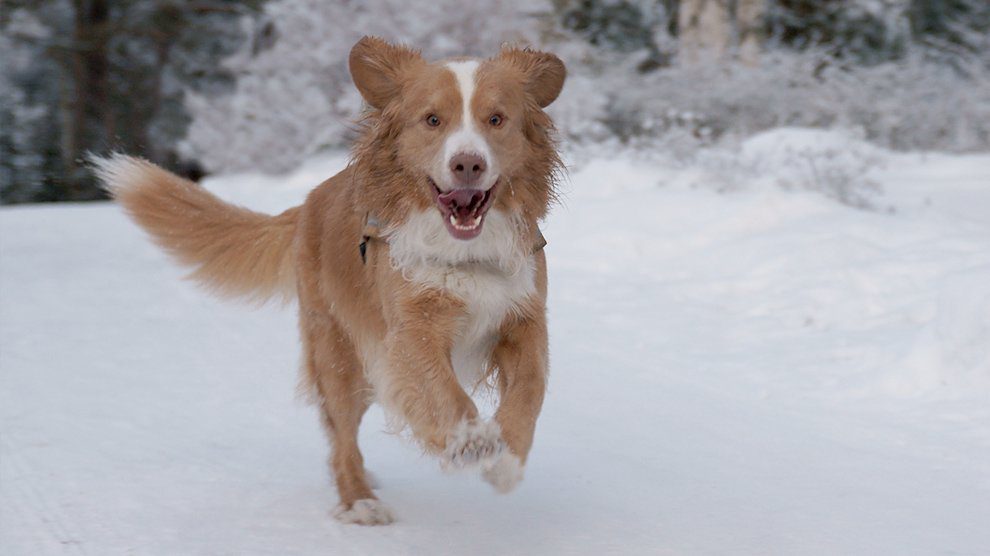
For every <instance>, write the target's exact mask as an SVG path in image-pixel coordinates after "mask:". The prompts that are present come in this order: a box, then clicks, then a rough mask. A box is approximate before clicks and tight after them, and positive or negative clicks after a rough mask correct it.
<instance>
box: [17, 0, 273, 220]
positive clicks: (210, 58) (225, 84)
mask: <svg viewBox="0 0 990 556" xmlns="http://www.w3.org/2000/svg"><path fill="white" fill-rule="evenodd" d="M260 3H261V0H250V1H246V2H237V1H216V0H214V1H211V0H192V1H181V0H5V1H4V5H3V9H2V10H0V45H2V46H3V47H4V48H3V50H4V58H5V62H4V66H3V68H2V71H0V98H2V99H3V101H4V102H3V103H2V106H0V149H2V155H3V156H2V160H0V199H2V201H3V202H5V203H11V202H24V201H54V200H86V199H95V198H101V197H102V196H103V192H102V191H100V190H99V188H98V187H97V184H96V183H95V181H94V180H93V178H92V176H91V174H90V172H88V171H87V169H86V168H85V167H84V164H83V161H82V160H83V157H84V156H85V154H86V153H87V152H90V151H93V152H105V151H106V150H109V149H119V150H126V151H128V152H131V153H134V154H140V155H142V156H145V157H147V158H149V159H151V160H153V161H155V162H158V163H161V164H163V165H165V166H168V167H170V168H172V169H177V170H182V165H183V164H182V163H183V161H182V160H180V157H179V156H178V154H177V150H176V147H175V144H176V142H177V141H178V140H179V139H181V137H182V136H183V135H184V134H185V128H186V126H187V125H188V122H189V117H188V115H187V114H186V113H185V110H184V108H183V104H182V102H183V98H184V95H185V90H186V89H187V88H189V89H192V90H196V91H201V92H204V93H207V94H217V93H219V92H220V91H221V90H224V89H229V88H231V87H232V83H233V78H232V75H231V74H230V73H229V72H227V71H225V70H222V68H220V65H219V60H220V59H222V58H223V57H225V56H227V55H229V54H231V53H232V52H234V51H235V50H236V49H237V48H238V47H239V45H240V43H241V42H242V41H243V39H244V35H245V34H244V32H243V31H244V30H243V23H242V21H243V19H244V17H245V16H250V15H252V14H255V13H257V11H258V9H259V7H260Z"/></svg>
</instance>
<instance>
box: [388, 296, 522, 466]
mask: <svg viewBox="0 0 990 556" xmlns="http://www.w3.org/2000/svg"><path fill="white" fill-rule="evenodd" d="M464 311H465V309H464V304H463V303H462V302H461V301H459V300H457V299H454V298H452V297H450V296H447V295H444V294H443V293H441V292H437V291H430V290H426V291H419V292H417V293H416V294H415V295H414V296H412V297H410V298H406V299H396V300H395V301H394V303H392V304H391V307H390V311H389V312H390V314H389V315H388V320H389V323H388V333H387V336H386V339H385V346H386V351H387V365H386V368H385V369H383V370H382V372H383V373H384V375H385V376H383V377H381V379H382V380H380V381H377V382H379V384H378V385H376V387H377V388H381V389H382V391H383V393H384V396H383V398H384V399H383V401H384V403H385V406H386V407H387V408H388V409H389V410H391V411H392V412H395V413H397V414H398V415H399V416H400V417H401V418H403V419H404V420H405V422H406V423H407V424H408V425H409V427H410V428H411V429H412V432H413V435H414V436H415V437H416V438H417V439H418V440H419V441H420V442H421V443H422V444H423V446H424V447H426V449H427V450H428V451H430V452H433V453H436V454H439V455H440V456H441V458H442V461H443V464H444V466H445V467H448V468H451V467H452V468H457V467H465V466H469V465H473V464H487V463H490V462H492V461H494V459H495V458H497V457H498V456H499V455H500V454H501V452H502V450H503V448H504V446H505V444H504V442H503V441H502V438H501V436H500V434H499V431H498V426H497V425H495V424H494V423H485V422H481V421H480V420H479V418H478V408H477V407H476V406H475V404H474V402H473V401H472V400H471V397H470V396H468V394H467V393H466V392H465V391H464V389H463V388H461V385H460V384H459V383H458V380H457V376H456V375H455V373H454V369H453V367H452V366H451V362H450V350H451V346H452V344H453V339H454V338H455V337H456V335H457V332H458V328H459V325H460V324H461V322H462V319H463V315H464Z"/></svg>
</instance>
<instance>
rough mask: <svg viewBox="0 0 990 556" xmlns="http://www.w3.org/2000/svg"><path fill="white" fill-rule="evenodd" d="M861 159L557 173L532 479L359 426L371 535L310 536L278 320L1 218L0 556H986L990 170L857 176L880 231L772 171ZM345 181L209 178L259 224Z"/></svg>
mask: <svg viewBox="0 0 990 556" xmlns="http://www.w3.org/2000/svg"><path fill="white" fill-rule="evenodd" d="M857 145H859V144H858V143H854V142H851V140H850V139H848V138H845V137H843V136H838V135H826V136H822V135H818V134H816V133H812V134H809V133H807V132H805V131H800V130H784V131H778V132H774V133H773V134H768V135H764V136H758V137H756V138H754V139H752V140H751V141H750V142H748V143H746V144H744V145H742V147H741V148H740V150H739V151H737V152H732V153H722V154H719V155H715V154H711V155H710V156H712V157H713V158H717V157H721V160H723V161H727V162H726V165H725V167H726V168H730V167H731V165H732V164H736V165H737V166H739V167H747V168H749V171H748V173H738V174H735V178H733V182H732V183H733V185H734V186H733V187H731V188H726V187H720V186H715V187H712V186H710V183H709V181H708V180H709V179H710V177H711V176H712V175H716V177H717V173H715V174H713V172H712V171H711V167H705V166H704V165H702V164H700V163H699V165H695V166H690V167H683V166H672V165H664V164H662V163H658V162H657V161H656V160H650V159H647V158H644V157H642V156H641V155H638V154H631V153H627V154H619V155H617V156H614V157H609V158H607V159H605V158H596V159H592V160H583V161H581V164H580V165H576V166H575V167H574V170H573V171H572V173H571V176H570V181H569V183H568V184H566V186H565V187H564V191H563V198H564V201H563V203H562V205H561V206H559V207H557V208H556V209H555V210H554V212H553V215H552V216H551V218H550V219H549V221H548V222H547V223H546V224H545V226H544V232H545V235H546V237H547V239H548V240H549V245H548V246H547V248H546V249H547V254H548V257H549V261H550V281H551V286H550V307H549V310H550V323H551V355H552V357H551V361H552V363H551V367H552V376H551V385H550V392H549V395H548V398H547V402H546V406H545V410H544V413H543V416H542V417H541V420H540V424H539V427H538V431H537V436H536V442H535V448H534V451H533V453H532V455H531V458H530V461H529V463H528V466H527V469H526V473H525V476H526V478H525V480H524V481H523V482H522V483H521V484H520V485H519V487H518V488H517V489H516V491H515V492H513V493H512V494H510V495H508V496H497V495H495V494H493V493H492V492H491V489H490V487H489V485H487V484H484V483H483V482H482V481H481V480H480V478H479V477H475V476H469V475H463V476H461V475H457V476H448V475H445V474H443V473H441V472H440V470H439V469H438V465H437V463H436V462H435V461H433V460H431V459H429V458H425V457H423V456H421V455H420V453H419V451H418V450H417V449H416V448H415V447H412V446H411V445H409V444H408V443H407V442H405V441H403V440H402V439H400V438H398V437H396V436H394V435H390V434H387V433H385V432H383V430H384V428H385V421H384V417H383V416H382V414H381V412H380V411H378V410H377V409H375V410H372V411H371V412H370V413H369V415H368V417H367V419H366V422H365V427H364V429H363V431H362V435H361V442H362V446H363V449H364V451H365V457H366V464H367V465H368V466H369V468H371V469H373V470H374V472H375V474H376V475H377V476H378V477H379V479H380V481H381V489H380V490H379V495H380V496H381V497H382V499H383V500H385V501H386V503H388V504H389V506H390V507H391V508H392V509H393V510H394V511H395V514H396V517H397V519H398V522H397V523H396V524H395V525H393V526H390V527H389V528H385V529H365V528H357V527H353V526H345V525H341V524H338V523H336V522H334V521H333V520H332V519H331V518H330V516H329V513H330V512H331V511H332V508H333V507H334V505H335V503H336V500H335V495H334V493H333V490H332V488H331V486H330V482H329V478H328V476H327V470H326V466H325V457H326V452H327V449H326V443H325V440H324V439H323V437H322V434H321V432H320V430H319V426H318V423H317V419H316V416H315V414H314V410H313V409H312V408H311V407H308V406H305V405H303V404H302V403H300V402H299V401H298V400H294V386H295V380H296V376H295V373H296V371H295V368H296V365H297V361H298V349H299V348H298V339H297V332H296V329H295V324H294V315H293V314H292V313H293V311H292V310H291V309H290V310H284V309H278V308H274V307H265V308H261V309H247V308H244V307H242V306H238V305H231V304H227V303H221V302H218V301H214V300H212V299H209V298H208V297H206V296H205V295H204V294H203V293H202V292H200V291H198V290H196V289H195V288H194V287H193V286H192V285H191V284H190V283H188V282H184V281H182V280H181V275H182V271H181V270H179V269H177V268H175V267H174V266H172V265H171V264H170V263H169V262H168V261H167V260H166V259H165V257H164V255H162V254H161V253H160V252H159V251H157V250H156V249H155V248H154V247H153V246H152V245H151V244H150V243H149V242H148V241H147V240H146V239H145V238H143V237H142V236H141V234H140V233H139V231H138V230H137V229H136V228H135V227H134V226H133V225H131V224H130V223H129V222H127V221H126V219H125V218H124V217H123V216H122V215H121V214H120V212H119V211H118V210H117V208H115V207H113V206H111V205H106V204H105V205H85V206H59V207H30V208H15V209H2V210H0V345H2V349H0V370H2V373H3V381H2V388H0V424H2V436H0V438H2V444H0V511H2V519H0V544H2V546H3V552H4V554H10V555H21V554H24V555H27V554H31V555H37V554H62V553H74V552H78V553H93V554H127V553H139V554H218V553H230V554H287V553H292V554H326V553H332V554H341V555H346V554H368V553H375V554H463V553H475V554H525V553H530V554H558V553H566V554H697V553H734V554H766V553H785V554H877V553H891V554H933V553H960V554H980V553H987V552H990V533H988V529H987V527H986V516H987V515H990V403H988V402H990V398H988V393H990V187H987V185H988V184H990V156H967V157H960V156H945V155H937V154H927V155H924V154H917V155H903V154H896V155H895V154H891V153H885V152H872V151H871V152H866V153H862V154H863V156H869V157H876V158H877V159H878V160H879V161H880V163H878V164H877V165H876V166H871V168H870V174H869V179H871V180H873V181H875V182H876V184H877V189H876V191H875V192H873V193H871V194H872V195H873V196H872V197H871V200H872V201H873V202H874V203H875V204H876V206H879V207H891V208H892V210H886V209H884V210H862V209H861V208H853V207H850V206H848V205H846V204H843V203H842V202H837V199H838V197H836V196H834V195H831V194H829V193H828V192H827V191H822V190H818V189H815V188H811V187H805V186H803V185H801V184H800V183H799V181H800V180H801V179H804V178H801V177H800V176H802V175H804V174H802V173H801V172H802V171H803V170H802V169H801V168H800V167H798V168H796V169H795V168H790V167H788V162H787V161H788V160H789V159H788V156H789V155H788V154H787V152H786V151H787V149H788V148H791V149H794V148H797V149H822V148H824V149H826V150H830V149H831V150H835V151H837V152H839V154H837V155H836V160H843V159H844V158H843V157H846V156H847V154H848V153H847V151H848V150H849V149H848V148H847V147H849V148H851V149H852V152H858V151H857V149H860V148H861V147H860V146H857ZM815 152H819V151H817V150H816V151H815ZM852 156H853V159H855V157H856V156H859V155H852ZM737 160H741V161H742V162H738V163H737ZM345 162H346V157H344V156H343V155H335V156H331V157H328V158H324V159H317V160H313V161H311V162H309V163H307V164H306V165H304V166H303V167H302V168H301V169H299V170H298V171H297V172H295V173H293V174H290V175H286V176H270V177H265V176H260V175H253V174H241V175H235V176H225V177H220V178H215V179H211V180H208V181H207V183H206V185H207V187H209V188H210V189H212V190H214V191H217V192H218V193H220V194H221V195H223V196H224V197H225V198H228V199H231V200H235V201H237V202H239V203H242V204H245V205H248V206H250V207H252V208H256V209H262V210H269V211H273V212H274V211H278V210H281V209H283V208H286V207H288V206H290V205H292V204H295V203H297V202H300V201H301V200H302V198H303V197H304V196H305V195H306V192H307V191H308V189H309V188H310V187H311V186H312V185H313V184H315V183H316V182H318V181H320V180H322V179H323V178H325V177H326V176H328V175H330V174H331V173H332V172H334V171H336V170H338V169H339V168H342V167H343V165H344V164H345ZM757 162H759V163H757ZM837 164H838V163H837ZM851 164H852V165H853V169H854V168H855V164H856V162H855V160H854V161H853V162H852V163H851ZM730 174H731V172H728V173H726V174H724V175H730ZM850 175H851V176H852V177H855V178H858V177H859V176H858V172H855V171H851V172H850ZM782 176H783V177H787V179H789V180H791V182H792V183H793V184H794V185H792V186H789V187H787V188H783V187H781V183H779V182H780V180H781V177H782ZM795 176H797V177H795Z"/></svg>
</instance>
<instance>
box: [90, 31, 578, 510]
mask: <svg viewBox="0 0 990 556" xmlns="http://www.w3.org/2000/svg"><path fill="white" fill-rule="evenodd" d="M349 67H350V71H351V75H352V77H353V80H354V84H355V85H356V86H357V88H358V90H359V91H360V93H361V95H362V97H363V98H364V100H365V102H366V104H367V110H366V112H365V115H364V117H363V119H362V120H361V127H362V134H361V136H360V138H359V139H358V140H357V142H356V144H355V146H354V148H353V151H352V156H351V159H350V162H349V164H348V166H347V167H346V168H345V169H344V170H343V171H341V172H340V173H339V174H337V175H335V176H333V177H332V178H330V179H328V180H326V181H325V182H323V183H322V184H320V185H319V186H317V187H316V188H315V189H313V190H312V191H311V192H310V194H309V195H308V197H307V198H306V201H305V202H304V203H303V204H302V205H300V206H298V207H294V208H291V209H289V210H286V211H285V212H283V213H281V214H278V215H275V216H270V215H265V214H260V213H257V212H253V211H250V210H247V209H245V208H242V207H238V206H234V205H231V204H228V203H226V202H224V201H222V200H220V199H219V198H217V197H215V196H214V195H212V194H210V193H209V192H207V191H206V190H205V189H203V188H201V187H199V186H198V185H197V184H195V183H193V182H191V181H188V180H185V179H183V178H180V177H178V176H176V175H173V174H171V173H169V172H167V171H165V170H163V169H161V168H159V167H157V166H155V165H153V164H151V163H150V162H147V161H144V160H141V159H138V158H135V157H130V156H126V155H123V154H114V155H111V156H108V157H104V158H97V159H94V161H93V162H94V167H95V172H96V174H97V176H98V177H99V178H100V179H101V181H102V182H103V184H104V186H105V187H106V189H107V190H108V191H109V192H110V193H111V195H112V196H113V197H114V199H116V201H117V202H119V203H120V204H121V205H122V206H123V208H124V209H125V211H126V212H127V213H128V215H129V216H130V217H131V218H133V220H134V221H136V222H137V224H138V225H140V226H141V227H142V228H144V230H146V231H147V232H148V233H149V234H150V236H151V237H152V238H153V239H154V241H155V242H156V243H157V244H158V245H159V246H160V247H162V248H163V249H164V250H165V251H167V252H168V253H169V254H171V255H172V256H174V258H176V259H177V260H178V261H179V262H180V263H182V264H185V265H188V266H189V267H191V268H192V270H193V271H192V275H191V276H192V277H193V278H194V279H196V280H197V281H199V282H200V283H201V284H203V285H205V286H206V287H207V288H209V289H210V290H212V291H213V292H215V293H217V294H219V295H222V296H228V297H242V298H251V299H267V298H271V297H276V296H278V295H282V296H284V297H287V298H290V299H291V298H292V297H295V298H297V299H298V307H299V328H300V331H301V336H302V344H303V349H304V357H303V359H304V360H303V371H302V375H303V376H302V382H303V385H304V386H305V388H307V389H308V390H309V391H310V392H312V393H313V394H314V399H315V400H317V403H318V406H319V408H320V413H321V417H322V422H323V425H324V427H325V429H326V432H327V435H328V437H329V440H330V444H331V456H330V465H331V468H332V471H333V475H334V478H335V481H336V486H337V491H338V494H339V496H340V503H339V505H338V506H336V508H335V510H334V516H335V517H336V518H337V519H338V520H340V521H342V522H346V523H357V524H363V525H376V524H387V523H390V522H392V521H393V519H394V518H393V514H392V512H391V510H389V509H388V508H387V507H386V506H385V505H384V504H383V503H382V502H381V501H379V500H378V498H377V497H376V496H375V494H374V493H373V492H372V488H371V486H370V484H369V477H368V474H367V473H366V471H365V467H364V461H363V457H362V455H361V451H360V450H359V448H358V444H357V439H358V427H359V425H360V422H361V418H362V415H363V414H364V413H365V411H366V410H367V409H368V407H369V405H370V404H371V403H372V402H377V403H380V404H381V405H382V406H383V407H384V408H385V410H386V412H387V414H388V415H389V417H390V419H395V420H397V421H398V422H399V423H401V424H402V425H403V426H404V427H408V429H409V431H410V432H411V435H412V437H413V438H414V439H415V440H416V441H417V442H418V443H419V444H420V445H421V446H422V447H423V449H424V450H425V451H426V452H428V453H430V454H433V455H436V456H437V457H439V459H440V460H441V465H442V466H443V467H445V468H451V469H457V468H472V469H476V470H479V471H480V473H481V475H482V477H483V479H484V480H486V481H487V482H489V483H491V485H492V486H493V487H494V488H495V490H496V491H498V492H502V493H504V492H509V491H510V490H512V489H513V488H514V487H515V486H516V484H517V483H518V482H519V481H520V480H521V479H522V477H523V469H524V465H525V463H526V459H527V456H528V455H529V452H530V447H531V446H532V443H533V434H534V429H535V426H536V420H537V417H538V415H539V413H540V409H541V407H542V405H543V399H544V394H545V391H546V385H547V373H548V340H547V321H546V296H547V270H546V258H545V254H544V252H543V250H542V247H543V244H544V243H545V242H544V241H543V239H542V238H543V236H542V234H541V233H540V230H539V228H538V223H539V222H540V221H541V219H543V218H544V217H545V216H546V214H547V212H548V210H549V208H550V207H551V206H552V204H553V201H554V200H555V190H556V186H557V182H558V177H559V175H560V172H561V170H562V165H561V161H560V158H559V155H558V149H557V140H556V132H555V129H554V126H553V122H552V121H551V119H550V117H549V116H548V115H547V114H546V112H545V111H544V109H545V108H546V107H547V106H548V105H549V104H550V103H552V102H553V101H554V100H555V99H556V98H557V96H558V95H559V93H560V91H561V89H562V87H563V85H564V80H565V77H566V70H565V67H564V64H563V63H562V62H561V61H560V59H559V58H557V57H556V56H554V55H553V54H549V53H546V52H540V51H536V50H530V49H521V48H515V47H504V48H503V49H502V50H501V51H500V52H499V53H498V54H497V55H495V56H494V57H492V58H489V59H483V60H482V59H470V58H458V59H452V60H445V61H439V62H429V61H427V60H425V59H424V58H423V57H422V56H421V54H420V53H419V52H417V51H414V50H411V49H409V48H406V47H404V46H399V45H394V44H390V43H388V42H386V41H384V40H382V39H379V38H375V37H364V38H362V39H361V40H360V41H359V42H358V43H357V44H356V45H355V46H354V47H353V49H352V50H351V52H350V57H349ZM476 387H488V388H491V389H494V390H495V391H496V393H497V395H498V405H497V409H496V411H495V414H494V416H493V418H492V419H490V420H486V419H484V418H482V417H481V416H480V415H479V411H478V408H477V407H476V405H475V403H474V401H473V400H472V398H471V395H470V394H469V392H471V391H473V389H474V388H476Z"/></svg>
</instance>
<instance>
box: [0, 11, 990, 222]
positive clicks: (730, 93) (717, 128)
mask: <svg viewBox="0 0 990 556" xmlns="http://www.w3.org/2000/svg"><path fill="white" fill-rule="evenodd" d="M0 6H2V8H0V53H2V54H0V63H2V68H0V200H2V202H3V203H4V204H10V203H24V202H43V201H77V200H90V199H99V198H102V197H103V196H104V194H103V192H101V191H100V190H99V189H98V188H97V187H96V185H95V183H94V181H93V179H92V177H91V176H90V175H89V173H88V172H87V171H86V169H85V165H84V162H83V157H84V156H85V154H86V153H87V152H90V151H92V152H97V153H101V152H106V151H108V150H111V149H113V150H120V151H124V152H128V153H133V154H140V155H142V156H145V157H147V158H148V159H150V160H152V161H155V162H157V163H159V164H162V165H164V166H166V167H168V168H170V169H172V170H174V171H177V172H179V173H181V174H183V175H186V176H189V177H191V178H193V179H198V178H199V177H202V176H203V175H206V174H208V173H220V172H233V171H246V170H261V171H266V172H280V171H285V170H288V169H291V168H293V167H294V166H296V165H298V164H299V163H300V162H301V161H302V160H304V159H305V158H307V157H309V156H312V155H314V154H315V153H318V152H321V151H324V150H328V149H334V148H341V147H346V146H347V145H348V143H349V141H350V140H351V139H353V134H354V133H355V126H354V124H353V121H354V120H355V119H356V117H357V116H358V115H359V113H360V110H361V102H360V98H359V97H358V95H357V92H356V91H355V90H354V89H353V86H352V85H351V84H350V77H349V75H348V72H347V67H346V59H347V53H348V51H349V49H350V47H351V46H352V45H353V44H354V42H356V41H357V39H358V38H360V37H361V36H362V35H365V34H373V35H380V36H382V37H385V38H387V39H389V40H392V41H398V42H403V43H406V44H409V45H411V46H414V47H416V48H420V49H422V50H423V52H424V53H425V54H426V55H427V56H429V57H444V56H451V55H461V54H469V55H479V56H489V55H491V54H493V53H494V52H495V51H496V50H497V49H498V47H499V45H500V44H502V43H503V42H512V43H524V44H529V45H533V46H536V47H539V48H544V49H548V50H551V51H553V52H555V53H557V54H558V55H560V56H561V57H562V58H563V59H564V61H565V62H566V63H567V64H568V68H569V72H570V73H569V80H568V83H567V85H566V87H565V91H564V94H563V95H562V96H561V98H560V100H559V101H558V102H557V103H555V104H554V105H553V106H552V107H551V111H552V113H553V115H554V117H555V118H556V119H557V122H558V126H559V127H560V130H561V134H562V136H563V138H564V139H565V140H566V144H567V147H568V148H569V149H575V150H577V151H580V149H582V148H587V147H591V148H595V149H602V148H606V149H608V148H634V149H640V150H645V151H649V152H652V153H662V154H663V155H664V156H671V157H674V158H677V157H681V158H684V157H690V156H692V155H693V153H696V152H698V151H699V149H703V148H704V147H706V146H710V145H713V144H719V143H726V142H730V143H731V142H732V141H738V140H739V139H741V138H745V137H747V136H749V135H752V134H753V133H756V132H759V131H762V130H765V129H769V128H772V127H777V126H784V125H797V126H813V127H838V128H844V129H849V130H852V131H854V132H855V133H856V134H857V136H859V137H862V138H864V139H866V140H868V141H871V142H874V143H877V144H879V145H882V146H885V147H888V148H894V149H900V150H913V149H924V150H941V151H954V152H962V151H980V150H988V149H990V2H988V1H987V0H552V1H549V2H541V1H539V0H537V1H534V0H502V1H499V0H495V1H490V2H477V3H465V2H462V1H456V2H455V1H450V0H436V1H400V0H369V1H366V2H354V1H346V0H344V1H330V0H268V1H265V0H249V1H243V2H233V1H221V0H2V4H0Z"/></svg>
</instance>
